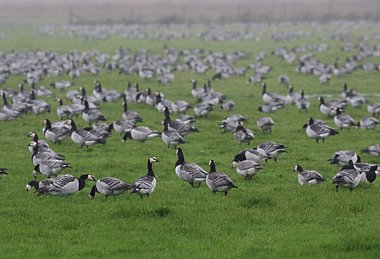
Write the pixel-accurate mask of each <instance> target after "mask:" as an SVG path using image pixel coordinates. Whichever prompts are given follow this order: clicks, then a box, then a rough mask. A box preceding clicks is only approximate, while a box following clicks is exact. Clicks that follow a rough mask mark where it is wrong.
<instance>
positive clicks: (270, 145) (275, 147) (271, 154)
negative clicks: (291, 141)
mask: <svg viewBox="0 0 380 259" xmlns="http://www.w3.org/2000/svg"><path fill="white" fill-rule="evenodd" d="M257 150H258V151H259V152H261V153H264V154H265V157H266V158H268V159H273V160H274V161H275V162H277V157H278V156H279V155H280V154H282V153H285V152H287V151H286V150H285V146H284V145H283V144H278V143H275V142H273V141H265V142H263V143H261V144H260V145H258V146H257Z"/></svg>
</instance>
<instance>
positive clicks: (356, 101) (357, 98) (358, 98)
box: [346, 93, 368, 108]
mask: <svg viewBox="0 0 380 259" xmlns="http://www.w3.org/2000/svg"><path fill="white" fill-rule="evenodd" d="M346 99H347V100H348V102H349V103H350V104H351V105H352V107H354V108H357V107H360V106H362V105H363V104H366V103H367V102H368V101H367V99H365V98H364V97H363V96H362V95H360V94H357V93H356V94H354V93H353V94H351V95H350V96H349V97H347V98H346Z"/></svg>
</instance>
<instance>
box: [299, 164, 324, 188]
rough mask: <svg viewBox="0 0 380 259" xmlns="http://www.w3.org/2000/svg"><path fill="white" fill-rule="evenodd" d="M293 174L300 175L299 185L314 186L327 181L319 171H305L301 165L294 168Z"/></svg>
mask: <svg viewBox="0 0 380 259" xmlns="http://www.w3.org/2000/svg"><path fill="white" fill-rule="evenodd" d="M293 172H297V173H298V183H299V184H300V185H314V184H319V183H321V182H324V181H326V179H325V178H324V177H323V176H322V175H321V174H320V173H318V172H317V171H314V170H305V169H303V168H302V167H301V166H300V165H296V166H294V168H293Z"/></svg>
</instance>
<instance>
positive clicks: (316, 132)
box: [305, 118, 339, 143]
mask: <svg viewBox="0 0 380 259" xmlns="http://www.w3.org/2000/svg"><path fill="white" fill-rule="evenodd" d="M305 127H306V134H307V135H308V136H309V137H310V138H312V139H315V141H316V142H317V143H318V142H319V140H320V139H322V142H323V143H324V142H325V139H326V138H328V137H329V136H333V135H336V134H339V132H338V131H336V130H335V129H333V128H331V127H329V126H328V125H326V124H323V123H318V122H315V121H314V119H313V118H309V120H308V123H307V124H306V125H305Z"/></svg>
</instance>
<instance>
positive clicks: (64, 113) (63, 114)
mask: <svg viewBox="0 0 380 259" xmlns="http://www.w3.org/2000/svg"><path fill="white" fill-rule="evenodd" d="M56 100H57V102H58V106H57V114H58V117H59V118H60V119H61V120H62V119H63V118H71V117H72V116H73V111H72V110H71V108H70V106H69V105H63V101H62V98H59V97H57V98H56Z"/></svg>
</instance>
